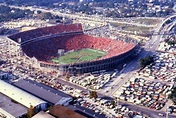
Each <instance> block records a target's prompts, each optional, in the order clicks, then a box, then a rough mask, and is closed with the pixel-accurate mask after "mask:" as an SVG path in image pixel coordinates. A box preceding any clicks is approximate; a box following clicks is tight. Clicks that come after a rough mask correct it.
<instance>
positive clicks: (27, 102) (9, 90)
mask: <svg viewBox="0 0 176 118" xmlns="http://www.w3.org/2000/svg"><path fill="white" fill-rule="evenodd" d="M0 92H1V93H3V94H4V95H6V96H8V97H10V98H11V99H13V100H15V101H17V102H19V103H20V104H22V105H24V106H25V107H27V108H30V106H31V105H32V106H34V107H35V106H38V105H39V104H42V103H46V102H45V101H43V100H41V99H39V98H37V97H35V96H33V95H31V94H29V93H27V92H25V91H23V90H21V89H19V88H17V87H15V86H13V85H11V84H9V83H6V82H4V81H2V80H0Z"/></svg>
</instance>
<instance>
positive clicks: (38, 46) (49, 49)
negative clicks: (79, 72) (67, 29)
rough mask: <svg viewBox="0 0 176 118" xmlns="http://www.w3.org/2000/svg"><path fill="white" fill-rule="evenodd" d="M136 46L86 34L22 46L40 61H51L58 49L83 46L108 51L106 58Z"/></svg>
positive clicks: (28, 54)
mask: <svg viewBox="0 0 176 118" xmlns="http://www.w3.org/2000/svg"><path fill="white" fill-rule="evenodd" d="M134 46H135V44H129V43H126V42H123V41H117V40H111V39H106V38H97V37H92V36H88V35H85V34H80V35H71V34H70V35H66V36H60V37H56V38H48V39H44V40H42V41H36V42H33V43H29V44H26V45H24V46H23V47H22V48H23V51H24V52H25V54H27V56H29V57H36V58H37V59H38V60H40V61H49V60H51V59H52V58H54V57H56V56H57V53H58V49H65V50H66V51H69V50H79V49H83V48H92V49H98V50H103V51H106V52H107V55H106V56H104V57H102V58H100V59H105V58H109V57H112V56H116V55H119V54H122V53H124V52H127V51H129V50H130V49H132V48H133V47H134Z"/></svg>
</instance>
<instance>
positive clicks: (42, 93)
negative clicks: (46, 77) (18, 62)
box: [13, 79, 70, 104]
mask: <svg viewBox="0 0 176 118" xmlns="http://www.w3.org/2000/svg"><path fill="white" fill-rule="evenodd" d="M13 85H15V86H17V87H19V88H20V89H23V90H25V91H27V92H29V93H31V94H33V95H35V96H37V97H39V98H41V99H43V100H45V101H47V102H49V103H52V104H56V103H57V102H59V101H60V100H61V99H62V98H63V97H70V96H69V95H67V94H65V93H63V92H61V91H59V90H56V89H53V88H51V87H49V86H46V85H44V84H41V83H38V82H36V81H32V80H28V79H23V80H19V81H17V82H15V83H13Z"/></svg>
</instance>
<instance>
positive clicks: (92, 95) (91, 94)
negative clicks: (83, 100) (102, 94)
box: [90, 91, 98, 98]
mask: <svg viewBox="0 0 176 118" xmlns="http://www.w3.org/2000/svg"><path fill="white" fill-rule="evenodd" d="M97 97H98V95H97V92H96V91H90V98H97Z"/></svg>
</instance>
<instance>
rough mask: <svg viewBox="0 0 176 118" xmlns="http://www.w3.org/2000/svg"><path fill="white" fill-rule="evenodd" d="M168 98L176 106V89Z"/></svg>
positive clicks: (175, 88)
mask: <svg viewBox="0 0 176 118" xmlns="http://www.w3.org/2000/svg"><path fill="white" fill-rule="evenodd" d="M168 98H169V99H171V100H172V101H173V103H174V104H175V105H176V87H174V88H173V89H172V91H171V94H169V96H168Z"/></svg>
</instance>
